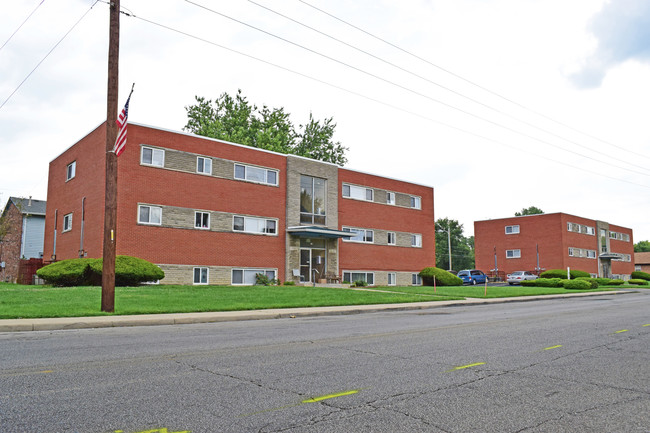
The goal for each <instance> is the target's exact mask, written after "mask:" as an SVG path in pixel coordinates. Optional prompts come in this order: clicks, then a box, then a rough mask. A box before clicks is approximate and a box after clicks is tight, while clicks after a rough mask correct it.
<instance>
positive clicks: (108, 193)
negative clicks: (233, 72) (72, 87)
mask: <svg viewBox="0 0 650 433" xmlns="http://www.w3.org/2000/svg"><path fill="white" fill-rule="evenodd" d="M119 46H120V0H112V1H111V3H110V29H109V42H108V89H107V97H106V179H105V182H106V189H105V195H104V249H103V267H102V311H105V312H109V313H112V312H113V311H114V310H115V236H116V228H117V227H116V226H117V156H116V155H115V153H113V152H112V150H113V146H114V145H115V140H116V138H117V124H116V121H117V109H118V107H117V104H118V101H117V99H118V87H119V53H120V50H119Z"/></svg>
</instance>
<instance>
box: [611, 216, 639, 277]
mask: <svg viewBox="0 0 650 433" xmlns="http://www.w3.org/2000/svg"><path fill="white" fill-rule="evenodd" d="M609 230H610V231H612V232H616V233H626V234H628V235H629V236H630V241H629V242H624V241H622V240H618V239H610V240H609V249H610V251H611V252H613V253H619V254H629V255H630V256H631V257H632V260H631V261H629V262H622V261H614V260H613V261H612V274H623V275H629V274H631V273H632V272H633V271H634V238H633V236H632V230H631V229H628V228H625V227H621V226H616V225H613V224H610V225H609Z"/></svg>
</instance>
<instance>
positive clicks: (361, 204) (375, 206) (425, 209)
mask: <svg viewBox="0 0 650 433" xmlns="http://www.w3.org/2000/svg"><path fill="white" fill-rule="evenodd" d="M343 183H351V184H355V185H363V186H366V187H371V188H379V189H384V190H387V191H391V192H399V193H404V194H410V195H416V196H420V197H421V207H422V209H421V210H416V209H409V208H404V207H399V206H390V205H385V204H382V203H373V202H365V201H361V200H352V199H346V198H343V197H342V195H341V190H342V187H343ZM338 188H339V202H338V207H339V229H341V228H342V227H343V226H352V227H360V228H368V229H382V230H388V231H396V232H406V233H420V234H422V248H408V247H396V246H388V245H372V244H360V243H352V242H343V241H339V248H340V250H339V251H340V254H339V256H340V259H339V260H340V264H339V268H340V269H341V270H364V271H365V270H367V271H372V270H395V271H410V272H419V271H421V270H422V269H424V268H425V267H427V266H434V264H435V261H436V254H435V220H434V211H433V188H431V187H426V186H420V185H416V184H412V183H408V182H402V181H397V180H392V179H387V178H383V177H380V176H374V175H370V174H365V173H359V172H354V171H350V170H346V169H340V170H339V186H338Z"/></svg>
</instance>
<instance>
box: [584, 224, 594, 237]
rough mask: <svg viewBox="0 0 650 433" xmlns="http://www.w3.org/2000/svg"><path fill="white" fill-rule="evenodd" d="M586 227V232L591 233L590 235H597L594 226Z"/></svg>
mask: <svg viewBox="0 0 650 433" xmlns="http://www.w3.org/2000/svg"><path fill="white" fill-rule="evenodd" d="M585 228H586V229H587V230H586V231H585V233H586V234H588V235H590V236H596V229H595V228H594V227H591V226H585Z"/></svg>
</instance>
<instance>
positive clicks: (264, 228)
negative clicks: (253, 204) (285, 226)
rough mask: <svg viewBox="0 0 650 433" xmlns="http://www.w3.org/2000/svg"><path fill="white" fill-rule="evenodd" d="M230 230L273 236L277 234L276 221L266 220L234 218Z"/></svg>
mask: <svg viewBox="0 0 650 433" xmlns="http://www.w3.org/2000/svg"><path fill="white" fill-rule="evenodd" d="M232 229H233V230H234V231H236V232H246V233H263V234H269V235H275V234H276V233H277V221H276V220H274V219H267V218H255V217H243V216H234V217H233V223H232Z"/></svg>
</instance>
